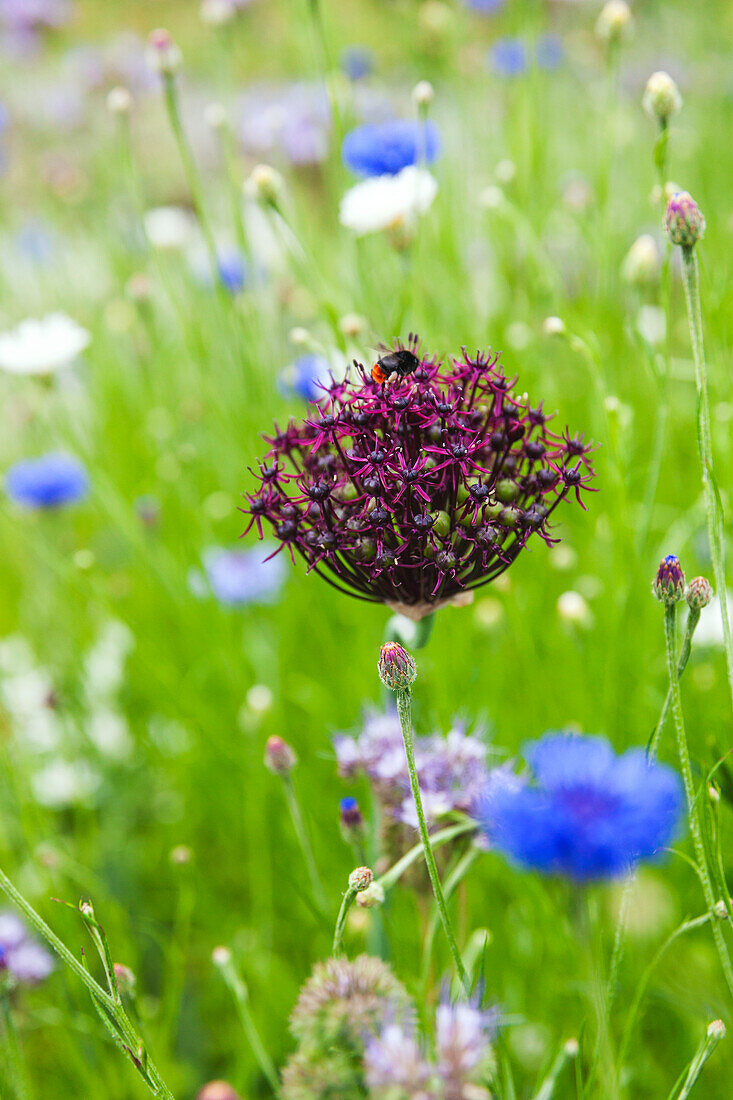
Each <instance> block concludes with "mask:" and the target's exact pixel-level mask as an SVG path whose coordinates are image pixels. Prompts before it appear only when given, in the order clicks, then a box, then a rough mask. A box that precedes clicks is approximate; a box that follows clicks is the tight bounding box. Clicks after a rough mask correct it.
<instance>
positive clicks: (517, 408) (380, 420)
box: [244, 340, 593, 620]
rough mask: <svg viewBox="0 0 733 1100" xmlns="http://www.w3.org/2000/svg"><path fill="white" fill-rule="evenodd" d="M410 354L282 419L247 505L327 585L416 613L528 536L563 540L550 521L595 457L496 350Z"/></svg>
mask: <svg viewBox="0 0 733 1100" xmlns="http://www.w3.org/2000/svg"><path fill="white" fill-rule="evenodd" d="M396 347H399V348H401V347H402V345H400V344H397V345H396ZM409 348H410V349H411V350H413V351H414V352H417V350H418V348H417V342H416V341H415V340H413V341H411V342H410V344H409ZM416 364H417V365H416V367H415V369H414V370H412V371H411V372H410V373H408V374H406V375H405V376H404V377H400V378H397V379H395V378H394V377H393V378H391V379H390V380H388V381H387V382H383V383H378V382H376V381H374V380H373V379H372V378H371V377H370V376H369V375H368V374H367V372H366V371H365V370H364V367H363V366H362V365H361V364H355V375H354V376H353V377H347V378H346V379H345V380H344V381H338V382H337V381H332V382H331V383H330V385H329V386H327V387H325V388H324V392H323V397H322V399H321V400H320V401H319V402H318V404H313V405H312V406H311V414H310V416H309V417H308V418H307V419H306V420H305V421H304V422H302V423H300V424H298V423H296V422H295V421H291V422H290V423H289V424H288V426H287V427H286V428H285V429H283V430H281V429H279V428H278V427H277V425H276V426H275V433H274V435H273V436H272V437H266V438H267V442H268V443H269V444H270V447H269V450H268V453H267V456H266V459H265V462H264V463H263V464H262V465H261V467H260V472H259V487H258V489H257V490H256V491H255V492H253V493H250V494H249V495H248V498H247V499H248V507H247V508H245V509H244V511H245V512H246V513H247V514H249V515H250V516H251V522H250V524H249V526H248V527H247V531H249V530H250V528H251V527H252V526H253V525H256V526H257V529H258V531H259V534H260V537H263V536H262V524H263V521H264V522H266V523H268V524H269V525H270V526H271V528H272V530H273V531H274V534H275V537H276V538H277V540H278V541H279V543H280V549H282V548H283V547H287V548H288V550H289V551H290V554H291V556H292V558H293V561H294V560H295V554H296V552H297V553H298V554H299V555H300V556H301V557H302V558H304V560H305V561H306V563H307V566H308V570H309V571H311V570H312V571H314V572H316V573H318V575H319V576H321V577H322V578H323V579H324V580H326V581H327V582H328V583H329V584H331V585H332V586H333V587H335V588H337V589H339V590H340V591H342V592H346V593H347V594H349V595H352V596H355V597H356V598H358V599H361V600H366V601H369V602H373V603H375V602H381V603H386V604H387V605H388V606H390V607H392V608H393V609H394V610H396V611H399V612H401V613H402V614H405V615H408V616H409V617H410V618H412V619H414V620H419V619H421V618H423V617H424V616H425V615H428V614H430V613H431V612H432V611H434V610H435V609H436V608H438V607H440V606H442V605H444V604H446V603H450V602H463V601H465V599H466V593H468V592H469V591H470V590H471V589H474V588H477V587H479V586H481V585H484V584H488V583H489V582H490V581H492V580H494V579H495V578H496V577H498V576H499V574H500V573H503V572H504V570H505V569H507V568H508V567H509V566H510V565H511V563H512V562H513V561H514V560H515V559H516V558H517V556H518V555H519V553H520V551H521V550H522V549H523V548H524V547H525V546H526V544H527V541H528V539H529V538H530V536H531V535H532V534H533V533H537V534H538V535H539V537H540V538H542V539H543V540H544V541H545V542H546V543H548V544H552V543H553V541H557V540H556V539H553V538H552V536H551V529H550V518H551V516H552V514H553V512H554V511H555V509H556V508H557V506H558V505H559V504H560V502H561V501H562V500H564V499H565V498H566V497H574V498H575V499H576V500H577V501H578V503H581V505H582V501H581V493H582V492H583V490H585V489H587V488H588V487H589V486H588V482H589V480H590V479H591V478H592V476H593V468H592V466H591V464H590V461H589V452H590V450H591V449H592V448H591V446H590V444H589V443H587V442H585V441H584V439H583V437H582V436H572V435H571V434H570V433H569V431H567V430H566V431H565V432H563V433H562V434H558V433H556V432H552V431H550V429H549V427H548V422H549V421H550V419H551V418H550V416H548V414H547V413H546V412H545V411H544V410H543V408H542V405H541V404H540V405H538V406H532V405H530V404H528V403H527V402H526V401H525V400H524V399H523V398H520V397H518V396H517V395H516V394H515V392H514V386H515V381H516V380H514V379H510V378H507V376H506V375H505V374H504V371H503V370H502V369H501V367H500V366H499V364H498V362H497V359H496V357H492V356H491V355H490V354H484V353H481V352H477V353H476V355H475V356H471V355H469V354H468V353H467V352H466V350H465V349H463V352H462V354H461V356H459V357H458V358H457V359H450V360H448V361H447V362H442V361H441V360H439V359H438V358H437V357H435V356H433V357H424V356H423V357H422V358H419V359H416ZM582 506H583V507H584V505H582ZM456 598H458V600H456Z"/></svg>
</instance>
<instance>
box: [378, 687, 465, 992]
mask: <svg viewBox="0 0 733 1100" xmlns="http://www.w3.org/2000/svg"><path fill="white" fill-rule="evenodd" d="M396 695H397V714H398V715H399V719H400V726H401V728H402V740H403V741H404V744H405V755H406V757H407V770H408V772H409V774H410V787H411V788H412V797H413V799H414V800H415V811H416V813H417V823H418V828H419V830H420V840H421V841H422V846H423V851H424V852H425V863H426V865H427V868H428V875H429V876H430V884H431V886H432V888H433V894H434V895H435V902H436V904H437V906H438V912H439V913H440V919H441V922H442V925H443V931H444V932H445V935H446V938H447V940H448V945H449V947H450V950H451V955H452V956H453V962H454V963H455V966H456V970H457V971H458V976H459V978H460V979H461V984H462V985H463V988H464V990H465V992H466V996H469V995H470V993H471V983H470V982H469V980H468V974H467V973H466V968H465V967H464V965H463V959H462V958H461V953H460V951H459V950H458V944H457V943H456V937H455V934H454V932H453V926H452V924H451V919H450V915H449V913H448V906H447V905H446V902H445V897H444V896H443V887H442V886H441V884H440V876H439V874H438V868H437V866H436V863H435V856H434V854H433V849H432V845H431V843H430V834H429V833H428V826H427V822H426V821H425V812H424V810H423V805H422V798H421V797H420V782H419V780H418V776H417V767H416V766H415V746H414V742H413V733H412V715H411V708H410V698H411V696H410V689H409V688H402V689H401V690H398V691H397V692H396Z"/></svg>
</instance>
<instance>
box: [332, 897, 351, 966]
mask: <svg viewBox="0 0 733 1100" xmlns="http://www.w3.org/2000/svg"><path fill="white" fill-rule="evenodd" d="M357 892H358V891H356V890H354V889H353V888H352V887H351V886H350V887H349V888H348V890H347V891H346V893H345V894H344V899H343V901H342V902H341V908H340V909H339V915H338V917H337V918H336V930H335V931H334V934H333V951H332V952H331V953H332V955H333V956H334V958H338V956H339V955H340V954H341V945H342V940H343V938H344V928H345V927H346V918H347V916H348V915H349V909H351V906H352V905H353V904H354V898H355V897H356V895H357Z"/></svg>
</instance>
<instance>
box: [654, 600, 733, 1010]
mask: <svg viewBox="0 0 733 1100" xmlns="http://www.w3.org/2000/svg"><path fill="white" fill-rule="evenodd" d="M676 628H677V605H676V604H670V605H669V606H667V607H665V609H664V636H665V641H666V649H667V675H668V676H669V684H670V688H671V689H672V715H673V717H674V724H675V730H676V733H677V751H678V753H679V758H680V767H681V769H682V780H683V783H684V785H685V796H686V798H687V816H688V819H689V822H690V832H691V833H692V842H693V847H694V849H695V858H696V860H697V863H698V869H699V872H700V880H701V882H702V886H703V893H704V895H705V902H706V904H707V907H708V909H709V910H710V912H711V913H713V910H714V907H715V900H716V899H715V895H714V894H713V886H712V882H711V879H710V871H709V869H708V863H707V856H706V853H705V845H704V844H703V839H702V830H701V828H700V818H699V807H698V805H697V800H696V796H695V784H694V780H693V778H692V765H691V764H690V752H689V749H688V747H687V735H686V733H685V722H684V717H683V715H682V695H681V692H680V681H679V676H678V673H677V629H676ZM712 930H713V939H714V940H715V946H716V948H717V949H718V955H719V956H720V964H721V966H722V968H723V974H724V975H725V980H726V982H727V984H728V989H729V991H730V993H731V996H733V967H731V961H730V956H729V954H728V948H727V946H726V943H725V939H724V938H723V930H722V928H721V927H720V921H718V920H716V919H715V918H714V917H713V923H712Z"/></svg>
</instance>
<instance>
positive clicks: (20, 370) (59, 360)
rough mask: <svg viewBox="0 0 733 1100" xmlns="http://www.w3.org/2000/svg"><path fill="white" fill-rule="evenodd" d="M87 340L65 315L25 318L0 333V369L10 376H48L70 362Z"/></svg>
mask: <svg viewBox="0 0 733 1100" xmlns="http://www.w3.org/2000/svg"><path fill="white" fill-rule="evenodd" d="M90 340H91V336H90V334H89V333H88V332H87V330H86V329H84V328H82V327H81V325H77V323H76V321H72V319H71V317H67V316H66V314H65V313H49V314H48V315H47V316H46V317H41V318H38V319H34V318H31V317H29V318H27V319H26V320H25V321H21V322H20V324H19V325H18V326H17V328H14V329H11V330H10V331H9V332H3V333H0V370H6V371H10V373H11V374H51V373H52V372H53V371H56V370H59V369H60V368H61V367H66V366H68V365H69V363H72V362H73V361H74V360H75V359H76V358H77V356H78V355H80V354H81V353H82V352H83V351H84V348H86V347H87V346H88V344H89V341H90Z"/></svg>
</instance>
